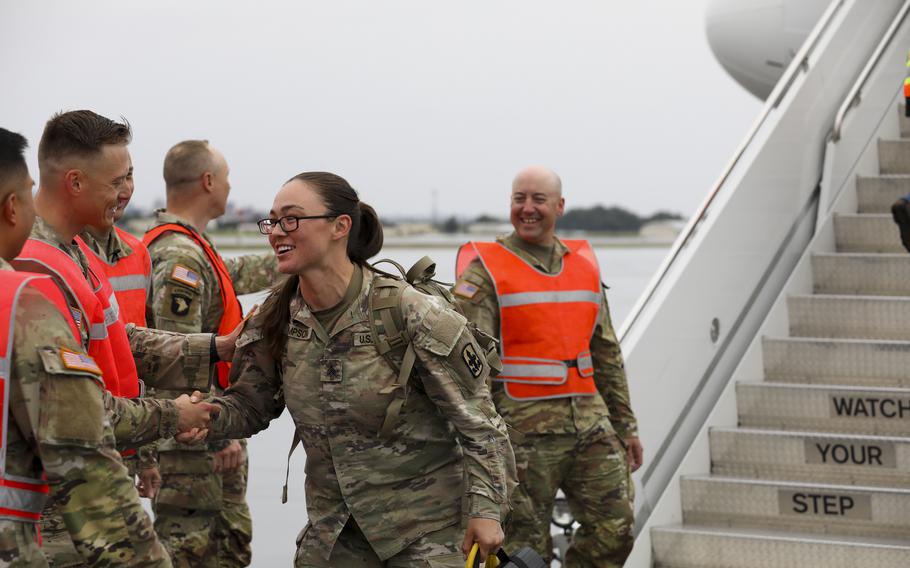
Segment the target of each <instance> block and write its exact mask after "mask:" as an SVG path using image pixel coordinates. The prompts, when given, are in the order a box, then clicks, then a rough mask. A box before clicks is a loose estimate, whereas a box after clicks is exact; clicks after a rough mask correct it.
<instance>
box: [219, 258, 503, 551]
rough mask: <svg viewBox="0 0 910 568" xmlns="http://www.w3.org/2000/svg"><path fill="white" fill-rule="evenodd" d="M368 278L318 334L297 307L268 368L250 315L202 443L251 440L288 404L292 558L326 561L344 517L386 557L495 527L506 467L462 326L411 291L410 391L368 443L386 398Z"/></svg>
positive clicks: (483, 371) (386, 369)
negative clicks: (302, 454)
mask: <svg viewBox="0 0 910 568" xmlns="http://www.w3.org/2000/svg"><path fill="white" fill-rule="evenodd" d="M373 278H374V273H373V272H372V271H370V270H364V271H363V276H362V283H361V284H362V286H361V290H360V293H359V294H358V295H357V297H356V298H355V299H354V300H353V301H352V302H351V303H350V304H349V305H348V308H347V309H346V311H345V312H344V313H343V314H342V315H341V316H340V318H339V319H338V321H337V322H336V323H335V325H334V327H333V329H331V330H330V331H326V330H325V329H323V327H322V326H321V325H320V323H319V321H318V320H317V319H316V317H315V316H314V315H313V314H312V312H311V311H310V309H309V308H308V307H307V306H306V304H305V303H304V302H303V300H302V298H300V296H299V295H298V296H297V297H296V299H295V300H294V302H293V303H292V305H291V309H290V325H289V328H288V339H287V346H286V349H285V355H284V356H283V357H282V358H281V359H280V360H277V361H276V360H275V359H273V358H272V357H271V355H270V354H269V350H268V348H267V347H266V345H265V341H262V330H261V325H262V321H261V315H257V316H254V317H253V319H252V320H251V321H250V322H249V324H248V326H247V328H246V329H245V330H244V332H243V334H242V335H241V336H240V339H239V340H238V342H237V347H238V350H237V352H236V353H235V356H234V366H233V369H232V372H231V378H232V386H231V387H230V388H229V389H228V390H227V392H226V394H225V396H224V397H223V398H219V399H216V402H219V403H220V404H221V405H222V407H223V410H222V411H221V414H220V415H219V417H218V419H217V421H216V422H215V423H214V425H213V432H214V435H216V436H218V435H220V436H228V437H241V436H248V435H251V434H254V433H256V432H258V431H260V430H262V429H263V428H265V427H267V426H268V423H269V421H270V420H272V419H274V418H277V417H278V416H279V415H280V414H281V412H282V410H283V409H284V407H285V405H286V406H287V408H288V411H289V412H290V414H291V416H292V418H293V419H294V423H295V425H296V428H297V433H298V435H299V436H300V439H301V441H302V442H303V446H304V449H305V450H306V454H307V461H306V480H305V484H306V500H307V512H308V515H309V525H308V527H307V529H306V531H305V534H304V536H303V539H304V541H303V543H301V546H306V547H315V548H314V549H318V550H323V551H325V554H326V555H327V554H328V552H329V551H331V549H332V546H333V544H334V542H335V539H336V538H337V537H338V534H339V533H340V532H341V529H342V528H343V527H344V525H345V523H346V522H347V520H348V518H349V517H350V516H353V517H354V519H356V521H357V524H358V526H359V527H360V528H361V530H362V531H363V534H364V535H365V536H366V538H367V540H368V541H369V542H370V545H371V546H372V548H373V550H375V551H376V553H377V554H378V555H379V557H380V558H382V559H386V558H388V557H390V556H392V555H394V554H396V553H397V552H399V551H401V550H402V549H403V548H405V547H406V546H407V545H408V544H409V543H411V542H413V541H415V540H416V539H418V538H419V537H420V536H422V535H424V534H426V533H427V532H430V531H434V530H438V529H441V528H443V527H447V526H451V525H453V524H456V523H458V522H459V521H460V520H462V519H463V518H467V517H485V518H491V519H496V520H499V519H500V510H501V507H502V506H503V505H504V504H505V503H506V500H507V497H506V491H507V488H506V481H505V471H506V467H507V465H509V466H511V467H514V456H513V454H512V448H511V446H510V445H509V440H508V435H507V432H506V425H505V423H504V422H503V420H502V418H501V417H500V416H499V415H498V414H497V413H496V409H495V408H494V406H493V402H492V400H491V399H490V392H489V389H488V388H487V386H486V379H487V376H488V373H489V369H488V368H487V367H486V364H482V365H481V364H477V361H479V360H481V359H482V358H480V357H478V356H477V355H478V353H480V348H479V347H478V346H477V344H476V342H475V341H474V337H473V335H472V334H471V332H470V331H469V330H467V329H466V320H465V319H464V318H463V317H462V316H461V315H459V314H457V313H456V312H455V311H454V310H452V309H450V308H448V307H447V306H445V305H444V304H443V303H442V302H441V301H440V300H439V299H438V298H433V297H431V296H427V295H424V294H421V293H420V292H418V291H416V290H414V289H413V288H406V289H405V290H404V291H403V292H402V294H401V296H400V302H401V303H400V307H401V310H402V315H403V321H404V322H406V327H407V333H408V335H409V336H410V337H411V338H412V341H413V344H414V346H415V350H416V355H417V364H416V366H415V371H414V373H413V374H412V375H411V385H412V387H413V388H412V389H411V391H410V395H409V397H408V398H407V401H406V403H405V405H404V406H403V407H402V410H401V413H400V415H399V418H398V422H397V424H396V425H395V427H394V429H393V430H392V434H391V436H390V437H389V438H388V439H385V440H381V439H380V437H379V435H378V432H379V430H380V427H381V425H382V422H383V419H384V417H385V413H386V409H387V408H388V406H389V403H390V402H391V400H392V396H393V395H392V394H385V393H383V389H385V388H387V387H389V386H390V385H392V384H393V383H394V381H395V379H396V376H397V372H396V371H395V370H394V369H393V368H392V367H391V365H389V363H388V362H387V361H386V360H385V359H384V358H383V357H382V356H381V355H380V354H379V352H378V350H377V349H376V348H375V347H374V345H373V343H372V340H371V335H370V326H369V309H368V304H369V295H370V291H371V288H372V284H373ZM458 496H461V497H462V498H461V500H459V499H458Z"/></svg>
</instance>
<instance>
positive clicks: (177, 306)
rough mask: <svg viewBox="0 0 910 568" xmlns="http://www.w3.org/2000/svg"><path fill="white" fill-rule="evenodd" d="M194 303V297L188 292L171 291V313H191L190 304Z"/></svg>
mask: <svg viewBox="0 0 910 568" xmlns="http://www.w3.org/2000/svg"><path fill="white" fill-rule="evenodd" d="M192 303H193V299H192V298H190V297H189V296H188V295H186V294H180V293H179V292H173V293H171V313H172V314H174V315H175V316H185V315H187V314H188V313H190V305H191V304H192Z"/></svg>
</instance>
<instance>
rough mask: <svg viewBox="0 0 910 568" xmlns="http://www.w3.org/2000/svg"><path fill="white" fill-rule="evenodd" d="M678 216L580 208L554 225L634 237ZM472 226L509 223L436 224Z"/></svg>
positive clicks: (448, 229)
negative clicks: (654, 223)
mask: <svg viewBox="0 0 910 568" xmlns="http://www.w3.org/2000/svg"><path fill="white" fill-rule="evenodd" d="M682 218H683V216H682V215H680V214H679V213H671V212H669V211H658V212H657V213H654V214H653V215H650V216H648V217H640V216H638V215H637V214H636V213H634V212H632V211H629V210H628V209H624V208H622V207H618V206H613V207H604V206H603V205H595V206H594V207H579V208H575V209H570V210H568V211H566V214H565V215H563V216H562V217H561V218H560V219H559V220H558V221H557V223H556V226H557V228H558V229H560V230H566V231H592V232H602V233H637V232H638V230H639V229H640V228H641V227H642V225H644V224H646V223H650V222H652V221H672V220H679V219H682ZM471 223H508V219H503V218H497V217H493V216H491V215H487V214H484V215H480V216H479V217H477V218H475V219H473V220H471V221H468V222H460V221H459V220H458V219H456V218H455V217H449V218H448V219H445V220H444V221H442V222H441V223H439V224H437V229H438V230H440V231H442V232H443V233H457V232H459V231H462V230H464V229H465V228H466V227H467V225H470V224H471Z"/></svg>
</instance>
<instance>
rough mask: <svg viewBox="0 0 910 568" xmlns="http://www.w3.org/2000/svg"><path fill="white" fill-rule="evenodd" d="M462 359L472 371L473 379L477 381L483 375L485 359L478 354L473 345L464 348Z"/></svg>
mask: <svg viewBox="0 0 910 568" xmlns="http://www.w3.org/2000/svg"><path fill="white" fill-rule="evenodd" d="M461 358H462V359H464V362H465V365H467V366H468V370H469V371H471V376H472V377H474V378H475V379H476V378H477V377H479V376H480V375H481V373H483V359H481V358H480V355H478V354H477V350H476V349H474V344H473V343H468V344H467V345H465V346H464V349H462V350H461Z"/></svg>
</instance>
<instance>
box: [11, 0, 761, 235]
mask: <svg viewBox="0 0 910 568" xmlns="http://www.w3.org/2000/svg"><path fill="white" fill-rule="evenodd" d="M705 4H706V0H689V1H686V2H680V1H679V0H638V1H626V2H619V1H615V0H613V1H609V0H585V1H574V0H573V1H569V2H555V1H552V0H547V1H529V0H508V1H496V0H467V1H460V2H445V3H443V2H438V1H437V2H433V1H428V0H409V1H392V0H387V1H382V2H377V1H375V0H361V1H340V0H332V1H325V2H310V1H307V2H293V3H292V2H270V1H265V0H260V1H258V2H239V1H223V0H207V1H193V2H189V1H186V0H180V1H176V0H169V1H161V0H157V1H154V2H152V1H143V2H139V1H131V2H124V1H119V0H117V1H114V0H112V1H79V2H72V1H67V0H58V1H43V0H29V1H21V2H20V1H14V0H0V54H2V55H0V69H2V77H3V89H2V90H0V126H3V127H6V128H9V129H11V130H15V131H18V132H21V133H23V134H25V135H26V136H27V137H28V139H29V141H30V143H31V146H32V147H31V149H30V153H29V167H30V168H31V169H32V170H33V174H36V173H37V169H36V168H37V164H36V160H35V148H36V147H37V143H38V138H39V137H40V134H41V130H42V128H43V125H44V122H45V121H46V120H47V119H48V118H49V117H50V115H51V114H53V113H54V112H55V111H57V110H61V109H67V110H70V109H79V108H89V109H92V110H95V111H96V112H99V113H101V114H104V115H106V116H109V117H112V118H116V117H119V116H121V115H122V116H124V117H126V118H127V119H128V120H129V121H130V123H131V124H132V126H133V129H134V141H133V144H132V145H131V152H132V156H133V162H134V165H135V168H136V187H137V189H136V195H135V196H134V203H138V204H141V205H143V206H149V205H151V204H152V202H153V201H154V200H155V199H156V198H157V199H160V198H162V197H163V193H164V192H163V184H162V178H161V162H162V159H163V156H164V153H165V152H166V151H167V149H168V148H169V147H170V146H171V145H173V144H174V143H175V142H177V141H179V140H181V139H185V138H207V139H209V140H210V141H211V142H212V144H213V145H215V146H217V147H218V148H220V149H222V150H223V151H224V153H225V155H226V156H227V159H228V161H229V163H230V166H231V182H232V185H233V190H232V193H231V199H232V201H233V202H234V203H235V204H237V205H252V206H255V207H257V208H259V209H262V210H267V209H268V208H269V207H270V205H271V201H272V198H273V196H274V194H275V191H276V190H277V188H278V187H279V186H280V185H281V183H282V182H283V181H284V180H286V179H287V178H289V177H291V176H293V175H294V174H296V173H299V172H301V171H306V170H328V171H332V172H335V173H337V174H340V175H342V176H344V177H346V178H347V179H348V181H350V182H351V183H352V185H354V187H355V188H357V189H358V190H359V192H360V194H361V197H362V198H363V199H364V200H365V201H368V202H370V203H372V204H373V205H374V206H375V207H376V208H377V209H378V210H379V212H380V214H381V215H388V216H400V215H429V214H430V212H431V209H432V205H433V197H432V194H433V192H434V190H435V192H436V193H437V195H438V211H439V216H440V217H447V216H449V215H452V214H455V215H459V216H462V217H467V216H473V215H476V214H479V213H494V214H504V213H505V211H506V208H507V203H508V193H509V186H510V182H511V179H512V176H513V175H514V173H515V172H516V171H517V170H518V169H520V168H521V167H523V166H525V165H529V164H542V165H546V166H549V167H551V168H553V169H555V170H556V171H557V172H558V173H559V174H560V175H561V176H562V178H563V182H564V190H565V196H566V200H567V206H568V207H569V208H571V207H572V206H573V205H576V206H589V205H594V204H598V203H600V204H605V205H613V204H618V205H622V206H625V207H627V208H630V209H632V210H634V211H636V212H638V213H641V214H649V213H652V212H654V211H656V210H658V209H664V210H667V209H669V210H673V211H678V212H681V213H683V214H687V215H688V214H691V213H692V212H694V210H695V209H696V208H697V206H698V205H699V204H700V203H701V201H702V199H703V198H704V195H705V194H706V193H707V191H708V190H709V189H710V187H711V185H712V184H713V183H714V181H715V180H716V179H717V177H718V175H719V174H720V173H721V169H722V168H723V167H724V165H725V164H726V163H727V161H728V160H729V158H730V157H731V155H732V153H733V151H734V149H735V148H736V146H737V144H738V143H739V142H740V140H741V139H742V138H743V137H744V136H745V134H746V133H747V130H748V129H749V127H750V125H751V124H752V121H753V120H754V119H755V118H756V116H757V114H758V113H759V112H760V110H761V103H760V102H759V101H758V100H757V99H755V98H754V97H752V95H749V94H748V93H746V91H745V90H743V89H742V88H741V87H740V86H739V85H737V84H736V83H734V82H733V80H732V79H730V78H729V77H728V76H727V75H726V74H725V73H724V71H723V70H722V69H721V67H720V65H719V64H718V63H717V62H716V61H715V60H714V57H713V56H712V54H711V52H710V50H709V48H708V44H707V40H706V38H705V31H704V30H705V26H704V14H705ZM36 177H37V176H36Z"/></svg>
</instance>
